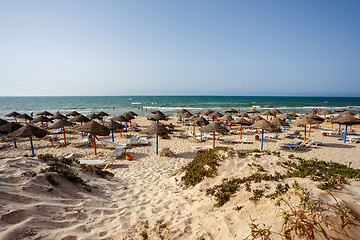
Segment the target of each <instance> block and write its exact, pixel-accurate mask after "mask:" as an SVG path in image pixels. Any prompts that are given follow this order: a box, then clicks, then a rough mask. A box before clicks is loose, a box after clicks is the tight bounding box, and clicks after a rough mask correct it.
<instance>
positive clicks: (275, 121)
mask: <svg viewBox="0 0 360 240" xmlns="http://www.w3.org/2000/svg"><path fill="white" fill-rule="evenodd" d="M269 122H270V123H271V124H273V125H275V126H282V127H284V131H285V127H286V126H289V124H288V123H287V122H285V121H284V120H281V119H280V118H279V117H275V118H274V119H272V120H270V121H269ZM276 136H277V132H276Z"/></svg>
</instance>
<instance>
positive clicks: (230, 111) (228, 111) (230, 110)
mask: <svg viewBox="0 0 360 240" xmlns="http://www.w3.org/2000/svg"><path fill="white" fill-rule="evenodd" d="M225 112H226V113H237V112H238V110H236V109H233V108H229V109H228V110H226V111H225Z"/></svg>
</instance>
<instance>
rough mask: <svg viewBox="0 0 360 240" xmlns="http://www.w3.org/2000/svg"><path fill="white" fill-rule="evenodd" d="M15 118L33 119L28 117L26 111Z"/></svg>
mask: <svg viewBox="0 0 360 240" xmlns="http://www.w3.org/2000/svg"><path fill="white" fill-rule="evenodd" d="M16 118H22V119H27V120H33V118H32V117H30V116H29V115H27V114H26V113H24V114H21V115H19V116H17V117H16Z"/></svg>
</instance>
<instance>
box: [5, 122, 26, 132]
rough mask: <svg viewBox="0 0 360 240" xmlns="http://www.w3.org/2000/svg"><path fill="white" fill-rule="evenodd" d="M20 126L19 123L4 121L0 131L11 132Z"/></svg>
mask: <svg viewBox="0 0 360 240" xmlns="http://www.w3.org/2000/svg"><path fill="white" fill-rule="evenodd" d="M21 127H22V125H20V124H18V123H14V122H9V123H6V124H4V125H1V126H0V133H5V134H6V133H11V132H14V131H16V130H18V129H19V128H21Z"/></svg>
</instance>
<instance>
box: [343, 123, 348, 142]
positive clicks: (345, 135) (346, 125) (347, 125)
mask: <svg viewBox="0 0 360 240" xmlns="http://www.w3.org/2000/svg"><path fill="white" fill-rule="evenodd" d="M347 126H348V124H347V123H346V125H345V134H344V143H346V133H347Z"/></svg>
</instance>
